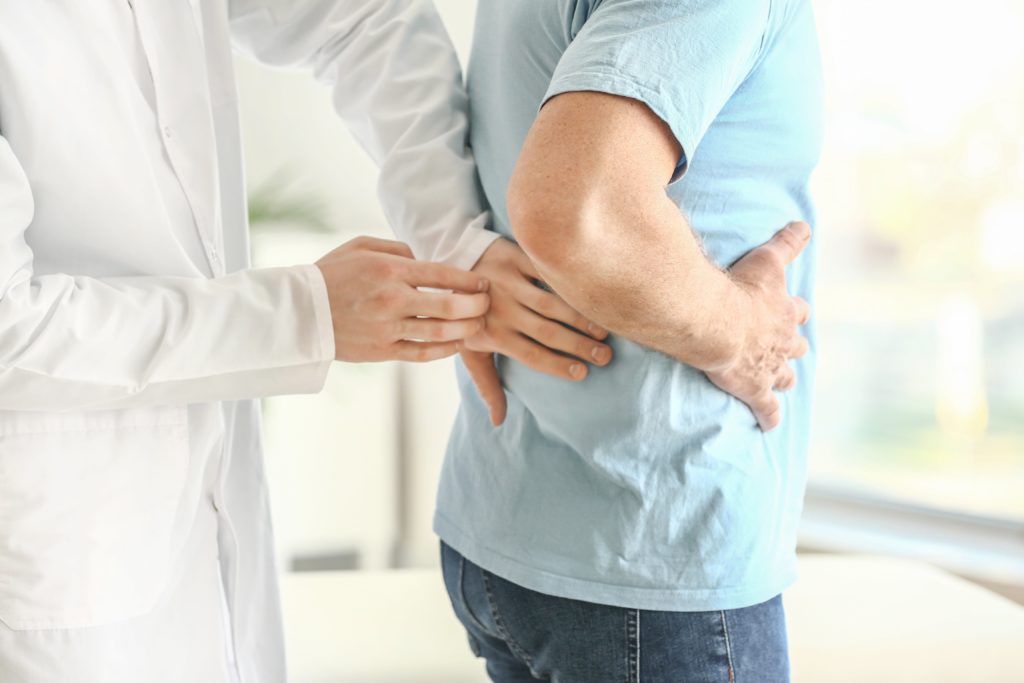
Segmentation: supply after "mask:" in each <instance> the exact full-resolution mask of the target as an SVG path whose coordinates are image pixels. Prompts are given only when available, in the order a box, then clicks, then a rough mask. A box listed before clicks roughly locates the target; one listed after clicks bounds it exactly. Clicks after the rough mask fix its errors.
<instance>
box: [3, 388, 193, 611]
mask: <svg viewBox="0 0 1024 683" xmlns="http://www.w3.org/2000/svg"><path fill="white" fill-rule="evenodd" d="M188 460H189V449H188V425H187V413H186V411H185V409H184V408H164V409H154V410H138V411H116V412H97V413H83V414H77V415H76V414H67V415H63V414H62V415H50V414H28V413H0V621H2V622H3V623H4V624H6V625H7V626H8V627H9V628H11V629H15V630H37V629H65V628H83V627H88V626H97V625H102V624H106V623H110V622H114V621H119V620H123V619H128V618H131V617H136V616H140V615H143V614H146V613H148V612H149V611H150V610H152V609H153V607H154V606H155V605H156V603H157V601H158V600H159V598H160V595H161V594H162V592H163V590H164V589H165V587H166V584H167V581H168V578H169V577H168V570H169V565H170V555H171V552H172V548H171V542H172V537H173V532H174V523H175V519H176V515H177V512H178V506H179V505H180V503H181V495H182V491H183V490H184V486H185V479H186V476H187V472H188Z"/></svg>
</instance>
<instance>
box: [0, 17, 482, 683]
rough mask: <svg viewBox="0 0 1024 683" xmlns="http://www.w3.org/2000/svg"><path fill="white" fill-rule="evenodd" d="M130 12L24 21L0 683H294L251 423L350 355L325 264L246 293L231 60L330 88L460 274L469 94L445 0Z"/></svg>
mask: <svg viewBox="0 0 1024 683" xmlns="http://www.w3.org/2000/svg"><path fill="white" fill-rule="evenodd" d="M131 4H132V5H134V10H133V9H132V8H131V7H129V2H128V0H90V1H88V2H80V1H77V0H76V1H72V0H63V1H62V0H33V1H31V2H26V1H23V0H0V681H2V682H3V683H58V682H59V683H101V682H102V683H135V682H139V683H141V682H143V681H144V682H145V683H164V682H166V683H171V682H172V681H173V682H174V683H207V682H210V683H216V682H220V681H225V680H231V679H232V678H234V677H238V678H239V679H240V680H241V681H242V682H243V683H277V682H280V681H283V680H284V679H285V665H284V655H283V646H282V636H281V623H280V613H279V606H278V596H277V590H276V585H275V578H274V574H275V571H274V560H273V549H272V538H271V531H270V523H269V515H268V507H267V494H266V486H265V482H264V475H263V468H262V453H261V446H260V438H259V412H258V407H257V404H256V402H255V401H254V400H253V399H256V398H258V397H261V396H267V395H272V394H283V393H294V392H313V391H317V390H318V389H319V388H320V387H321V386H322V384H323V381H324V378H325V375H326V371H327V368H328V365H329V363H330V361H331V359H332V358H333V354H334V345H333V336H332V329H331V321H330V312H329V309H328V305H327V298H326V290H325V287H324V283H323V280H322V277H321V276H320V274H319V271H318V270H317V269H316V268H314V267H313V266H297V267H293V268H279V269H267V270H251V269H248V249H249V248H248V238H247V225H246V208H245V194H244V188H243V177H242V165H241V149H240V135H239V128H238V106H237V96H236V92H235V86H234V81H233V76H232V56H231V47H232V39H233V41H234V43H235V45H236V46H237V47H240V48H241V49H243V50H245V51H247V52H249V53H250V54H252V55H253V56H255V57H256V58H257V59H260V60H262V61H265V62H268V63H272V64H275V65H280V66H293V67H301V68H306V69H309V70H311V71H313V72H314V73H315V75H316V77H317V78H319V79H320V80H322V81H324V82H326V83H330V84H332V85H333V88H334V102H335V105H336V108H337V110H338V113H339V114H340V116H341V117H342V119H343V120H344V121H345V122H346V123H347V124H348V126H349V128H350V129H351V130H352V131H353V132H354V133H355V135H356V136H357V137H358V138H359V140H360V141H361V142H362V144H363V145H364V146H365V147H366V149H367V150H368V151H369V153H370V154H371V155H372V156H373V157H374V158H375V159H376V160H377V161H378V163H379V164H380V165H381V170H382V173H381V181H380V193H381V199H382V202H383V204H384V207H385V212H386V214H387V216H388V218H389V220H390V221H391V222H392V227H393V228H394V229H395V230H396V232H398V234H399V235H400V236H401V237H403V238H404V239H406V240H407V241H409V242H411V243H412V245H413V248H414V251H416V253H417V255H418V256H419V257H421V258H428V259H432V260H441V261H446V262H449V263H452V264H455V265H459V266H462V267H468V266H470V265H471V264H472V263H473V262H475V261H476V259H477V258H478V256H479V255H480V253H482V251H483V250H484V249H485V248H486V247H487V246H488V245H489V244H490V242H491V241H492V240H493V239H494V235H493V233H489V232H487V231H486V230H484V227H485V223H486V221H487V216H486V214H485V213H484V212H483V211H482V209H481V206H480V204H479V198H478V195H477V191H476V185H475V177H474V168H473V165H472V161H471V159H470V158H469V157H468V154H467V152H466V149H465V140H466V129H465V127H466V115H465V109H466V101H465V94H464V92H463V91H462V88H461V81H460V80H459V79H460V73H459V69H458V65H457V62H456V59H455V56H454V52H453V50H452V48H451V45H450V43H449V41H448V38H447V36H446V34H445V32H444V28H443V26H442V24H441V22H440V20H439V18H438V17H437V15H436V13H435V12H434V10H433V8H432V6H431V5H430V3H429V2H428V0H305V1H303V0H230V2H229V0H131ZM325 446H326V447H329V445H325ZM218 560H219V562H218ZM222 588H223V589H222ZM225 604H226V606H227V608H228V609H227V610H226V612H227V614H228V617H227V621H228V623H227V625H226V627H225V624H224V621H225V619H224V618H223V615H224V613H225V611H224V610H223V606H224V605H225ZM226 652H228V653H230V652H234V653H235V655H236V657H237V662H238V664H237V667H235V666H233V665H232V664H231V663H230V661H229V659H230V657H229V656H228V655H226V654H225V653H226Z"/></svg>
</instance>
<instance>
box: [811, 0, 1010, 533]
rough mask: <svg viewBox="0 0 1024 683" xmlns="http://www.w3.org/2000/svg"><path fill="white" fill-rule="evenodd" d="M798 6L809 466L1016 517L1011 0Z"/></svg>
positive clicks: (940, 503)
mask: <svg viewBox="0 0 1024 683" xmlns="http://www.w3.org/2000/svg"><path fill="white" fill-rule="evenodd" d="M815 5H816V11H817V14H818V24H819V32H820V38H821V44H822V54H823V58H824V62H825V78H826V92H827V95H826V97H827V100H826V105H827V117H828V118H827V133H826V145H825V154H824V157H823V160H822V164H821V167H820V168H819V171H818V174H817V176H816V179H815V191H816V196H817V200H818V206H819V216H818V225H819V229H818V237H819V239H820V242H819V244H820V247H821V250H820V253H819V277H818V294H817V302H816V309H815V313H816V316H817V320H818V325H819V335H820V337H819V347H820V355H819V376H818V392H817V402H816V415H815V435H814V441H813V446H812V451H811V477H812V481H814V482H817V483H821V484H826V485H830V486H831V485H841V486H844V487H851V488H854V489H861V490H864V491H866V492H870V493H872V494H874V495H883V496H886V497H890V498H897V499H903V500H905V501H908V502H913V503H917V504H921V505H925V506H929V507H935V508H946V509H952V510H957V511H961V512H970V513H974V514H978V515H983V516H988V517H1003V518H1011V519H1018V520H1024V78H1022V77H1021V74H1024V41H1021V40H1020V38H1019V27H1020V26H1022V25H1024V5H1022V4H1021V3H1011V2H1002V1H1000V0H979V1H978V2H974V3H971V5H970V6H969V7H966V8H961V9H960V10H959V11H955V12H952V11H947V9H948V8H947V9H939V7H938V6H936V5H935V4H934V3H928V2H923V1H921V0H884V1H881V0H871V1H870V2H858V3H849V2H843V1H842V0H827V1H824V2H816V3H815Z"/></svg>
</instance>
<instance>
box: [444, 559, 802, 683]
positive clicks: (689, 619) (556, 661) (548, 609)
mask: <svg viewBox="0 0 1024 683" xmlns="http://www.w3.org/2000/svg"><path fill="white" fill-rule="evenodd" d="M441 565H442V567H443V570H444V583H445V587H446V588H447V589H448V595H449V597H450V598H451V601H452V607H454V609H455V615H456V616H457V617H458V618H459V621H461V622H462V625H463V626H464V627H465V628H466V632H467V633H468V635H469V644H470V647H471V648H472V650H473V653H474V654H475V655H476V656H478V657H483V658H484V659H486V660H487V673H488V674H489V675H490V677H491V680H492V681H494V683H533V681H537V680H542V681H553V682H554V683H705V682H707V683H735V682H738V683H786V682H787V681H789V657H788V652H787V645H786V620H785V615H784V613H783V609H782V596H776V597H774V598H772V599H771V600H769V601H768V602H764V603H761V604H760V605H754V606H753V607H745V608H742V609H733V610H721V611H715V612H652V611H647V610H638V609H626V608H622V607H610V606H607V605H597V604H593V603H589V602H580V601H578V600H568V599H566V598H557V597H553V596H550V595H544V594H543V593H537V592H535V591H531V590H529V589H526V588H523V587H522V586H519V585H517V584H514V583H511V582H509V581H506V580H504V579H502V578H501V577H498V576H495V575H494V574H492V573H490V572H488V571H486V570H484V569H481V568H480V567H478V566H476V565H475V564H473V563H472V562H470V561H469V560H467V559H466V558H464V557H463V556H462V555H460V554H459V553H458V552H457V551H455V550H453V549H452V548H450V547H448V546H447V545H445V544H444V543H442V544H441Z"/></svg>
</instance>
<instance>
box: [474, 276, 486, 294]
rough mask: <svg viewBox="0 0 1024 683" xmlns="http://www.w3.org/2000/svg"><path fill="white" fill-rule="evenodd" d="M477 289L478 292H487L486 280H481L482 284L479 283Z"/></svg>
mask: <svg viewBox="0 0 1024 683" xmlns="http://www.w3.org/2000/svg"><path fill="white" fill-rule="evenodd" d="M476 288H477V291H480V292H486V291H487V280H484V279H482V278H481V280H480V282H479V283H477V286H476Z"/></svg>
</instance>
